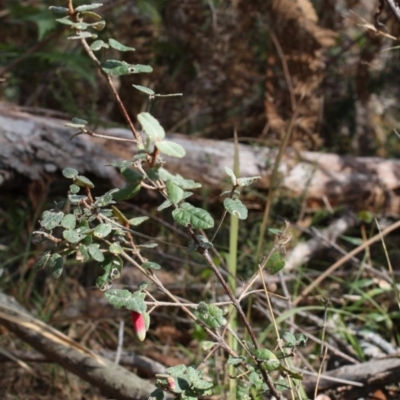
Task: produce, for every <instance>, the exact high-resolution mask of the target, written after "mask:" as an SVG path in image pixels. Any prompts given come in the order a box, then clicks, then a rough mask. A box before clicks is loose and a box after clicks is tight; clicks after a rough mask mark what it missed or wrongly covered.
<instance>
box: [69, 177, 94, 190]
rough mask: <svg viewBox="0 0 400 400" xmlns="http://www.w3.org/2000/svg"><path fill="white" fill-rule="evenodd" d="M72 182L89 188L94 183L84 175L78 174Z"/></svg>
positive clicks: (92, 186)
mask: <svg viewBox="0 0 400 400" xmlns="http://www.w3.org/2000/svg"><path fill="white" fill-rule="evenodd" d="M74 183H75V184H76V185H78V186H81V187H88V188H90V189H93V188H94V184H93V183H92V181H91V180H90V179H88V178H86V176H82V175H78V176H77V177H76V178H75V180H74Z"/></svg>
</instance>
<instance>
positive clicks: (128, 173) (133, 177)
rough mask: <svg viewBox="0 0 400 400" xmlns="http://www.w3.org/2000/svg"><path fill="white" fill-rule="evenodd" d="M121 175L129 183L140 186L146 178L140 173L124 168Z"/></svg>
mask: <svg viewBox="0 0 400 400" xmlns="http://www.w3.org/2000/svg"><path fill="white" fill-rule="evenodd" d="M121 174H122V176H123V177H124V179H125V180H126V181H127V182H129V183H133V184H138V183H139V182H141V181H142V180H143V178H144V176H143V175H142V174H141V173H140V172H137V171H135V170H134V169H132V168H126V167H122V168H121Z"/></svg>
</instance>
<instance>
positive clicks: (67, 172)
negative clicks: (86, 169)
mask: <svg viewBox="0 0 400 400" xmlns="http://www.w3.org/2000/svg"><path fill="white" fill-rule="evenodd" d="M62 174H63V175H64V176H65V177H66V178H69V179H75V178H76V177H77V176H78V174H79V172H78V171H77V170H76V169H75V168H65V169H63V171H62Z"/></svg>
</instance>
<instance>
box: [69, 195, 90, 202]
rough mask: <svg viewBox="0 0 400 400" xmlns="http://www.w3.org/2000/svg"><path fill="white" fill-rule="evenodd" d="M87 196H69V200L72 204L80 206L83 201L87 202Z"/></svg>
mask: <svg viewBox="0 0 400 400" xmlns="http://www.w3.org/2000/svg"><path fill="white" fill-rule="evenodd" d="M87 198H88V197H87V196H85V195H79V194H69V195H68V200H69V201H70V202H71V203H72V204H79V203H80V202H81V201H82V200H87Z"/></svg>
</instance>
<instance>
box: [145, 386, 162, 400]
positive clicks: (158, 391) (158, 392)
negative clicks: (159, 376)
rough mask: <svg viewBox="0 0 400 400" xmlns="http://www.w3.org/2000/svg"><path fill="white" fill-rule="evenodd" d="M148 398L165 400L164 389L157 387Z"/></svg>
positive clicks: (150, 399)
mask: <svg viewBox="0 0 400 400" xmlns="http://www.w3.org/2000/svg"><path fill="white" fill-rule="evenodd" d="M148 400H164V391H163V390H162V389H160V388H157V389H156V390H154V391H153V392H151V394H150V397H149V399H148Z"/></svg>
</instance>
